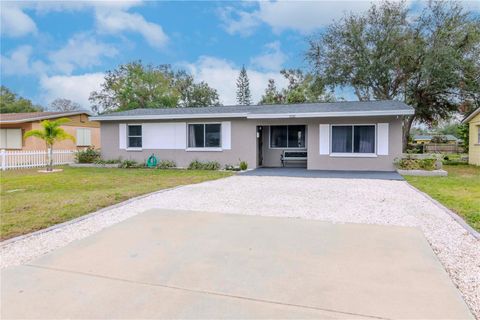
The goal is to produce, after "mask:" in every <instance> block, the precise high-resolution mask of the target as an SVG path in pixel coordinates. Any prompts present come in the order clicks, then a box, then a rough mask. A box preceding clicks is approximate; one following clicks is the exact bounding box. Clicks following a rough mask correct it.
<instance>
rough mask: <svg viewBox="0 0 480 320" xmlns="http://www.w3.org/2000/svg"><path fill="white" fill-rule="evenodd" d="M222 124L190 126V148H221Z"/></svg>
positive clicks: (193, 124)
mask: <svg viewBox="0 0 480 320" xmlns="http://www.w3.org/2000/svg"><path fill="white" fill-rule="evenodd" d="M221 127H222V125H221V124H220V123H192V124H189V125H188V147H189V148H220V147H221V145H222V144H221V142H222V141H221V140H222V139H221Z"/></svg>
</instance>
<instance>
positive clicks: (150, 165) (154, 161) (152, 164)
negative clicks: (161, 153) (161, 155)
mask: <svg viewBox="0 0 480 320" xmlns="http://www.w3.org/2000/svg"><path fill="white" fill-rule="evenodd" d="M157 162H158V161H157V158H156V157H155V155H154V154H153V153H152V155H151V156H150V157H149V158H148V160H147V167H148V168H155V167H156V166H157Z"/></svg>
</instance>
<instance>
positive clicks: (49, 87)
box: [40, 73, 104, 109]
mask: <svg viewBox="0 0 480 320" xmlns="http://www.w3.org/2000/svg"><path fill="white" fill-rule="evenodd" d="M103 81H104V74H103V73H86V74H82V75H75V76H51V77H48V76H43V77H42V78H41V79H40V88H41V91H42V95H41V100H42V102H43V103H44V104H45V105H48V104H50V102H52V101H53V100H54V99H56V98H66V99H70V100H72V101H75V102H78V103H79V104H80V105H81V106H82V107H83V108H86V109H90V103H89V101H88V97H89V96H90V92H92V91H95V90H99V89H100V88H101V87H100V85H101V84H102V83H103Z"/></svg>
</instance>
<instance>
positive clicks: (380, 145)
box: [376, 123, 390, 156]
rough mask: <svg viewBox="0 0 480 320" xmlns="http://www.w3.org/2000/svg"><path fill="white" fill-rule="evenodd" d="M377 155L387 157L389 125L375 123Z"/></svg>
mask: <svg viewBox="0 0 480 320" xmlns="http://www.w3.org/2000/svg"><path fill="white" fill-rule="evenodd" d="M376 134H377V154H378V155H379V156H388V152H389V151H388V148H389V146H388V145H389V141H390V138H389V124H388V123H377V132H376Z"/></svg>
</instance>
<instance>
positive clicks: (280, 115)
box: [247, 110, 415, 119]
mask: <svg viewBox="0 0 480 320" xmlns="http://www.w3.org/2000/svg"><path fill="white" fill-rule="evenodd" d="M413 114H415V111H414V110H395V111H391V110H388V111H342V112H311V113H271V114H268V113H265V114H249V115H247V118H248V119H283V118H333V117H367V116H405V115H413Z"/></svg>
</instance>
